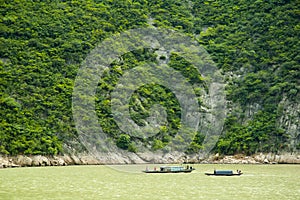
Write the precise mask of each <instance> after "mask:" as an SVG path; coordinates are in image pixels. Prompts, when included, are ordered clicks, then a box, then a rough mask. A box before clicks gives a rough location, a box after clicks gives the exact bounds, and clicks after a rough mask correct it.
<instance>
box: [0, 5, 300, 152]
mask: <svg viewBox="0 0 300 200" xmlns="http://www.w3.org/2000/svg"><path fill="white" fill-rule="evenodd" d="M299 18H300V2H299V1H288V0H287V1H284V0H281V1H273V0H269V1H260V0H257V1H255V0H248V1H246V0H238V1H233V0H222V1H221V0H203V1H202V0H193V1H192V0H191V1H180V0H166V1H163V0H153V1H150V0H149V1H147V0H136V1H134V0H132V1H131V0H103V1H96V0H94V1H79V0H78V1H42V0H41V1H32V2H30V1H26V0H14V1H4V2H3V3H1V5H0V154H9V155H17V154H43V155H55V154H59V153H73V152H82V151H85V146H84V145H82V144H81V143H80V140H79V138H78V137H79V135H78V132H77V130H76V128H75V123H74V119H73V113H72V93H73V88H74V81H75V78H76V76H77V72H78V70H79V68H80V66H81V64H82V62H83V61H84V60H85V58H86V56H87V55H88V54H89V53H90V52H91V51H92V50H93V49H94V48H95V47H96V46H97V45H98V44H99V43H100V42H102V41H103V40H104V39H105V38H109V37H111V36H112V35H113V34H116V33H122V32H124V31H126V30H130V29H134V28H140V27H149V26H153V27H156V28H169V29H173V30H176V31H178V32H180V33H184V34H186V35H187V36H189V37H191V38H193V39H194V40H196V41H198V43H199V44H200V45H202V46H203V47H204V48H205V49H206V50H207V52H208V53H209V54H210V55H211V58H212V59H213V61H214V62H215V63H216V65H217V67H218V69H220V70H221V72H222V74H223V76H224V77H225V82H226V99H227V101H226V102H227V117H226V119H225V125H224V127H223V131H222V136H221V137H220V139H219V141H218V143H217V144H216V146H215V148H214V152H219V153H221V154H238V153H244V154H254V153H257V152H274V153H277V152H283V151H285V152H286V151H287V152H295V151H299V149H300V102H299V101H300V100H299V99H300V48H299V47H300V23H299ZM156 58H157V52H155V50H153V49H142V50H136V51H133V52H129V53H126V54H124V55H122V57H121V58H120V60H119V61H116V62H115V63H112V65H111V68H110V69H109V72H107V74H105V75H104V76H103V78H102V79H101V82H99V84H98V89H97V93H96V94H97V96H96V99H95V102H96V112H97V116H98V119H99V124H100V125H101V127H102V129H103V131H104V132H105V133H106V135H107V137H108V138H110V139H111V140H112V141H113V143H115V144H116V146H117V147H118V148H120V149H124V150H128V151H130V152H139V151H141V150H142V149H143V148H150V149H152V150H153V151H156V150H159V149H163V148H165V147H166V146H167V145H168V144H169V142H170V141H171V140H172V138H174V137H175V135H176V132H177V130H178V129H179V127H180V116H181V113H180V105H179V103H178V100H176V98H175V96H174V94H173V93H172V91H170V90H169V89H168V88H165V87H162V86H161V85H157V84H148V85H145V86H143V87H141V88H139V89H138V90H137V91H136V92H135V93H134V94H133V97H132V99H131V102H130V107H131V108H132V110H133V111H132V112H131V117H132V118H133V119H134V121H135V122H136V123H137V124H139V125H141V126H143V125H144V123H145V120H144V119H146V118H147V117H148V116H149V115H150V112H151V107H152V106H153V105H157V104H159V105H161V106H163V107H164V108H165V112H166V114H167V115H168V117H167V125H166V126H162V127H160V132H159V134H158V135H157V136H156V137H149V138H146V139H140V138H135V137H130V135H128V134H126V133H125V132H123V131H122V130H121V129H119V127H118V126H117V125H116V123H115V121H114V119H113V117H112V113H111V108H110V105H111V102H110V94H111V92H112V90H113V88H114V86H115V85H116V83H117V81H118V80H119V78H120V76H121V75H122V74H124V73H125V72H126V70H129V69H132V68H134V67H135V66H137V65H141V64H143V63H146V62H150V61H151V62H157V59H156ZM161 58H162V57H161ZM162 59H163V58H162ZM169 65H170V66H171V67H172V68H173V69H176V70H177V71H179V72H181V73H182V74H183V76H184V77H185V78H186V79H187V80H188V81H189V83H191V84H195V83H198V84H200V85H201V84H202V85H203V88H204V90H205V83H204V82H203V77H201V76H198V75H195V74H196V72H195V69H194V68H193V66H191V64H190V63H188V62H187V61H186V60H184V59H182V58H180V57H179V56H178V55H172V57H170V62H169ZM198 97H199V98H200V95H199V96H198ZM143 98H144V99H147V101H141V99H143ZM199 102H200V103H201V99H200V100H199ZM193 134H194V136H193V140H192V141H191V143H190V144H188V145H187V146H188V148H187V150H186V153H195V152H198V151H199V150H201V148H202V147H203V146H202V144H203V141H204V138H205V133H203V130H199V131H198V132H195V133H193Z"/></svg>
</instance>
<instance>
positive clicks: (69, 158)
mask: <svg viewBox="0 0 300 200" xmlns="http://www.w3.org/2000/svg"><path fill="white" fill-rule="evenodd" d="M97 157H98V159H97V158H95V157H93V156H92V155H89V154H81V155H63V156H41V155H36V156H26V155H18V156H1V155H0V168H8V167H31V166H67V165H104V164H143V163H195V164H196V163H199V164H200V163H203V164H204V163H207V164H210V163H212V164H300V154H288V153H287V154H281V155H277V154H271V153H269V154H263V153H260V154H256V155H253V156H244V155H234V156H221V155H219V154H216V155H211V156H210V157H209V158H206V159H203V158H201V157H200V156H199V155H193V156H187V155H184V154H182V153H173V154H170V153H168V154H151V153H140V154H134V153H132V154H126V155H123V154H117V153H115V154H114V153H109V154H103V155H98V156H97Z"/></svg>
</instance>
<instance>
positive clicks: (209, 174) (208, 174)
mask: <svg viewBox="0 0 300 200" xmlns="http://www.w3.org/2000/svg"><path fill="white" fill-rule="evenodd" d="M242 174H243V173H238V174H214V173H205V175H207V176H240V175H242Z"/></svg>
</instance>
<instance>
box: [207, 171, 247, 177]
mask: <svg viewBox="0 0 300 200" xmlns="http://www.w3.org/2000/svg"><path fill="white" fill-rule="evenodd" d="M242 174H243V173H242V172H241V170H237V172H236V173H233V171H232V170H214V173H205V175H207V176H240V175H242Z"/></svg>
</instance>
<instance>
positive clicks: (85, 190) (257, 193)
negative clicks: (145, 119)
mask: <svg viewBox="0 0 300 200" xmlns="http://www.w3.org/2000/svg"><path fill="white" fill-rule="evenodd" d="M159 166H160V165H154V164H151V165H121V166H118V165H114V166H105V165H101V166H65V167H32V168H11V169H0V199H1V200H6V199H7V200H11V199H18V200H19V199H72V200H73V199H93V200H96V199H99V200H112V199H118V200H120V199H124V200H130V199H135V200H144V199H149V200H165V199H170V200H171V199H172V200H177V199H178V200H181V199H184V200H189V199H197V200H199V199H206V200H207V199H214V200H217V199H220V200H221V199H230V200H235V199H251V200H253V199H262V200H265V199H272V200H274V199H280V200H287V199H291V200H297V199H300V165H227V164H226V165H210V164H202V165H192V166H193V167H194V168H196V170H195V171H193V172H192V173H188V174H145V173H142V172H141V170H144V169H146V167H148V168H149V169H151V168H154V167H157V168H158V167H159ZM214 169H230V170H237V169H240V170H242V172H243V173H244V174H243V175H241V176H239V177H238V176H237V177H211V176H206V175H204V173H205V172H213V170H214Z"/></svg>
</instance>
